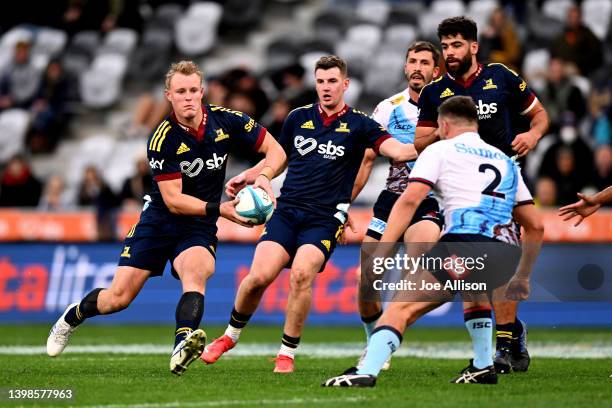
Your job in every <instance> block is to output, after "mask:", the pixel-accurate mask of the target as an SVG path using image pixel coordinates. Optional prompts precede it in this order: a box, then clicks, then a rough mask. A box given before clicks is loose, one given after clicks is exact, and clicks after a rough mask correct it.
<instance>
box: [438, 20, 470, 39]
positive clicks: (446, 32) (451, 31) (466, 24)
mask: <svg viewBox="0 0 612 408" xmlns="http://www.w3.org/2000/svg"><path fill="white" fill-rule="evenodd" d="M457 34H461V36H462V37H463V38H465V39H466V40H468V41H477V40H478V28H477V27H476V23H475V22H474V20H472V19H471V18H468V17H465V16H460V17H450V18H446V19H444V20H442V22H441V23H440V24H439V25H438V39H440V40H441V39H442V37H448V36H456V35H457Z"/></svg>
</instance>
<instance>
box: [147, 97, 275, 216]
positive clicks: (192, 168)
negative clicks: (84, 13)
mask: <svg viewBox="0 0 612 408" xmlns="http://www.w3.org/2000/svg"><path fill="white" fill-rule="evenodd" d="M202 112H203V113H204V117H203V120H202V123H201V124H200V126H199V128H198V129H193V128H190V127H188V126H185V125H183V124H180V123H179V122H178V120H177V119H176V116H175V115H174V113H172V114H170V115H169V116H167V117H166V118H165V120H163V121H162V122H161V123H160V124H159V126H157V128H156V129H155V130H154V131H153V133H152V134H151V136H149V139H148V141H147V158H148V160H149V165H150V166H151V169H152V171H153V179H154V181H153V189H152V192H151V194H150V197H151V201H150V202H149V204H148V207H150V209H152V210H155V212H156V213H158V212H162V213H165V214H170V215H172V216H173V217H174V218H176V219H177V220H178V219H180V220H182V221H184V222H187V223H193V222H194V221H195V222H203V223H206V224H214V223H216V221H217V217H212V216H205V217H204V216H203V217H184V216H179V215H174V214H171V213H170V211H169V210H168V207H166V204H165V203H164V200H163V198H162V195H161V192H160V190H159V186H158V184H157V183H158V182H160V181H163V180H173V179H178V178H180V179H182V183H183V189H182V192H183V194H188V195H190V196H193V197H197V198H199V199H200V200H204V201H211V202H220V201H221V194H222V192H223V187H224V180H225V168H226V164H227V156H228V152H229V150H230V147H231V146H232V144H233V143H243V144H244V143H246V144H247V145H248V146H251V147H252V148H253V150H255V151H257V150H259V146H260V145H261V143H262V142H263V140H264V138H265V135H266V129H265V128H264V127H262V126H261V125H260V124H258V123H257V122H255V120H253V119H251V118H250V117H249V116H247V115H246V114H244V113H242V112H238V111H233V110H230V109H227V108H223V107H221V106H215V105H208V104H207V105H202ZM145 212H146V211H145Z"/></svg>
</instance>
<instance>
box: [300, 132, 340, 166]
mask: <svg viewBox="0 0 612 408" xmlns="http://www.w3.org/2000/svg"><path fill="white" fill-rule="evenodd" d="M293 144H294V146H295V148H296V149H297V151H298V153H299V154H301V155H302V156H306V155H307V154H308V153H310V152H312V151H313V150H315V149H316V150H317V153H319V154H320V155H322V156H323V158H324V159H329V160H336V158H338V157H342V156H344V146H336V145H335V144H333V143H332V141H331V140H329V141H328V142H327V143H325V144H318V143H317V141H316V140H315V139H313V138H312V137H309V138H304V136H301V135H297V136H296V137H295V139H294V140H293ZM317 146H318V148H317Z"/></svg>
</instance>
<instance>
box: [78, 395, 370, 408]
mask: <svg viewBox="0 0 612 408" xmlns="http://www.w3.org/2000/svg"><path fill="white" fill-rule="evenodd" d="M367 400H368V398H365V397H345V398H291V399H261V400H219V401H173V402H163V403H144V404H108V405H79V407H80V408H174V407H176V408H182V407H225V406H231V405H247V406H250V407H254V406H258V405H285V404H291V405H298V404H317V403H329V402H363V401H367ZM71 407H72V406H71ZM71 407H67V408H71Z"/></svg>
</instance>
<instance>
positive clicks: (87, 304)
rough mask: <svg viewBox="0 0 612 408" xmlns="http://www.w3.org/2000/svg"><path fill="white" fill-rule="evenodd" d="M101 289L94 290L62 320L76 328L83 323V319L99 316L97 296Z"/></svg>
mask: <svg viewBox="0 0 612 408" xmlns="http://www.w3.org/2000/svg"><path fill="white" fill-rule="evenodd" d="M101 290H102V288H96V289H94V290H92V291H91V292H89V293H88V294H87V295H86V296H85V297H84V298H83V300H81V303H79V304H78V305H76V306H74V307H73V308H71V309H70V310H69V311H68V313H66V316H64V320H66V323H68V324H69V325H71V326H72V327H76V326H78V325H79V324H81V323H83V321H84V320H85V319H87V318H88V317H94V316H97V315H99V314H100V311H99V310H98V295H99V294H100V291H101Z"/></svg>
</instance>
